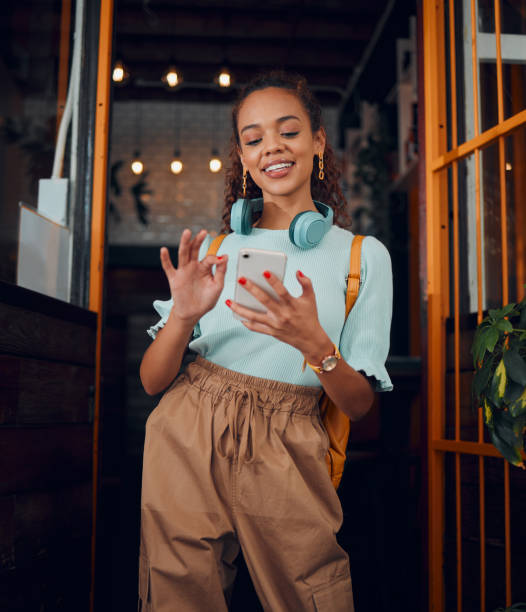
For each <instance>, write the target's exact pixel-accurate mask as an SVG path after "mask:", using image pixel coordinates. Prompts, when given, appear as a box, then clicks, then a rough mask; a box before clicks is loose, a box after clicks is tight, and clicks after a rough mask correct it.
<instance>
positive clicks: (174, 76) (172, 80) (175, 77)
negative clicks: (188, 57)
mask: <svg viewBox="0 0 526 612" xmlns="http://www.w3.org/2000/svg"><path fill="white" fill-rule="evenodd" d="M161 80H162V82H163V83H164V84H165V85H166V86H167V87H168V89H175V88H176V87H177V86H178V85H180V84H181V82H182V80H183V77H182V75H181V73H180V72H179V71H178V70H177V68H175V67H174V66H170V67H169V68H168V69H167V70H166V72H165V73H164V74H163V76H162V78H161Z"/></svg>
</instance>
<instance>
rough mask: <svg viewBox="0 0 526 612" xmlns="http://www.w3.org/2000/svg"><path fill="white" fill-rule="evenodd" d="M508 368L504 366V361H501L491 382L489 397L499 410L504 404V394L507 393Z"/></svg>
mask: <svg viewBox="0 0 526 612" xmlns="http://www.w3.org/2000/svg"><path fill="white" fill-rule="evenodd" d="M506 380H507V376H506V366H505V365H504V359H501V360H500V361H499V365H498V366H497V369H496V370H495V374H493V378H492V380H491V385H490V390H489V396H490V398H491V401H492V402H493V403H494V404H495V406H497V407H498V408H500V407H501V405H502V402H503V400H504V393H505V391H506Z"/></svg>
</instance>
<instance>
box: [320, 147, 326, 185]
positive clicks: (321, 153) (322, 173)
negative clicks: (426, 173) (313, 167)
mask: <svg viewBox="0 0 526 612" xmlns="http://www.w3.org/2000/svg"><path fill="white" fill-rule="evenodd" d="M318 168H319V169H320V170H319V172H318V178H319V179H320V181H323V179H324V177H325V173H324V172H323V151H320V152H319V153H318Z"/></svg>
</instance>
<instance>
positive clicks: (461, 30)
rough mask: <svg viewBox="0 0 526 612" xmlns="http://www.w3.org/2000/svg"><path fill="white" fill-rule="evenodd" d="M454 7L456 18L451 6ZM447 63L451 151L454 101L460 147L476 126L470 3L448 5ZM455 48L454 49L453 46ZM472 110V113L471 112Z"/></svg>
mask: <svg viewBox="0 0 526 612" xmlns="http://www.w3.org/2000/svg"><path fill="white" fill-rule="evenodd" d="M451 4H453V15H451V14H450V7H451ZM444 15H445V53H446V57H445V61H446V79H447V81H446V91H447V110H448V118H447V119H448V131H449V134H448V148H451V147H452V146H453V142H454V136H453V134H452V133H451V130H452V116H453V101H454V102H455V104H456V122H457V144H461V143H462V142H465V141H466V140H468V139H469V138H473V136H474V125H473V76H472V75H473V72H472V68H471V66H472V62H471V18H470V12H469V0H463V2H453V3H451V2H445V3H444ZM451 21H453V23H454V35H453V41H451V36H450V23H451ZM452 46H453V47H454V49H453V50H452V49H451V47H452ZM452 51H453V57H454V58H455V66H454V68H455V75H456V78H455V83H454V88H455V91H453V87H452V84H451V74H452V66H451V61H450V60H451V54H452ZM468 109H469V112H468Z"/></svg>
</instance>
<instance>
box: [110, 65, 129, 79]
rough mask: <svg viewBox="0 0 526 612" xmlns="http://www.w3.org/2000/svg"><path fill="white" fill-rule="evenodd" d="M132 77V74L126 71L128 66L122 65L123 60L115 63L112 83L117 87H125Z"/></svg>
mask: <svg viewBox="0 0 526 612" xmlns="http://www.w3.org/2000/svg"><path fill="white" fill-rule="evenodd" d="M129 77H130V73H129V72H128V70H127V69H126V66H125V65H124V64H123V63H122V61H121V60H117V61H116V62H115V66H113V72H112V75H111V78H112V81H113V82H114V83H115V84H116V85H124V83H126V81H127V80H128V78H129Z"/></svg>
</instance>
